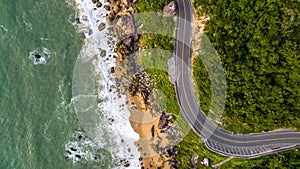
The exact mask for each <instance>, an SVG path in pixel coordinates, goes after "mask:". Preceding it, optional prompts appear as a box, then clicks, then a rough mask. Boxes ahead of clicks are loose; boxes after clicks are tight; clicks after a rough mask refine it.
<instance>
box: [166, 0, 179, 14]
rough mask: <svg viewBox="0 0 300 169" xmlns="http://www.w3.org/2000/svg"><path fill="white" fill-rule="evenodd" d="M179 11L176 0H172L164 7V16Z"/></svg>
mask: <svg viewBox="0 0 300 169" xmlns="http://www.w3.org/2000/svg"><path fill="white" fill-rule="evenodd" d="M176 13H177V5H176V2H175V1H171V2H170V3H169V4H168V5H166V6H165V7H164V9H163V17H170V16H174V15H175V14H176Z"/></svg>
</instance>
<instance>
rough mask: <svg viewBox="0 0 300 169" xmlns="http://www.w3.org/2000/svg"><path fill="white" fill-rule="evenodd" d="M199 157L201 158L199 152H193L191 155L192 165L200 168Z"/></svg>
mask: <svg viewBox="0 0 300 169" xmlns="http://www.w3.org/2000/svg"><path fill="white" fill-rule="evenodd" d="M198 159H199V156H198V154H193V155H192V156H191V162H192V165H193V167H194V168H198V165H199V163H198Z"/></svg>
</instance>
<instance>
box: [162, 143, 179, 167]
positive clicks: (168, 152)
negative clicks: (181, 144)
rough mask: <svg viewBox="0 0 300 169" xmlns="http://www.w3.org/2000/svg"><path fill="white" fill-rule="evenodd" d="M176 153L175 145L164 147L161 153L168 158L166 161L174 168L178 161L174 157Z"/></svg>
mask: <svg viewBox="0 0 300 169" xmlns="http://www.w3.org/2000/svg"><path fill="white" fill-rule="evenodd" d="M177 154H178V151H177V149H176V146H174V145H171V146H167V147H166V148H165V149H164V152H163V155H164V156H165V157H166V158H168V163H169V164H170V165H171V167H173V168H174V169H175V168H177V167H176V166H177V165H178V161H177V159H176V155H177Z"/></svg>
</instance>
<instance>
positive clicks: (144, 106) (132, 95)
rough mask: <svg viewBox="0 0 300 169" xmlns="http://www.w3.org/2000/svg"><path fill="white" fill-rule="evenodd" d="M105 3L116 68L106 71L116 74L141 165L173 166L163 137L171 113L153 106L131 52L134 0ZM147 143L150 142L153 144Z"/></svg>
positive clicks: (134, 36) (149, 86) (133, 50)
mask: <svg viewBox="0 0 300 169" xmlns="http://www.w3.org/2000/svg"><path fill="white" fill-rule="evenodd" d="M108 2H109V4H110V5H109V7H107V9H109V10H110V13H109V14H108V15H107V21H108V23H109V24H110V26H111V28H110V31H111V33H112V34H113V35H114V36H115V37H117V39H118V40H117V44H116V48H115V52H116V53H117V55H118V56H116V57H115V59H116V67H112V68H111V69H110V73H113V74H114V75H115V77H116V88H117V89H118V91H119V92H121V93H125V94H126V96H127V100H128V108H129V110H130V112H131V117H130V121H131V124H132V127H133V128H134V130H135V131H136V132H137V133H138V134H139V135H140V137H141V138H140V140H139V141H138V142H137V143H136V146H138V148H139V149H140V152H141V155H142V156H141V158H140V162H141V165H142V168H177V164H178V161H177V160H176V154H177V153H178V152H177V150H176V146H174V145H170V143H169V142H168V139H167V136H168V135H170V134H172V132H171V131H170V126H171V124H170V123H169V122H170V120H171V119H172V117H173V116H172V115H169V114H167V112H165V111H161V110H159V109H158V108H157V106H156V103H155V99H154V96H153V94H152V92H153V88H152V82H151V79H150V77H149V75H148V74H147V73H146V71H145V70H144V69H143V68H142V67H140V66H138V65H137V56H136V55H135V53H136V52H137V51H138V50H139V46H138V44H139V38H140V35H139V34H138V33H137V28H138V24H137V23H136V21H135V18H134V17H133V14H135V13H136V9H135V5H136V3H137V1H136V0H108ZM96 3H97V2H96ZM173 5H174V4H173ZM171 12H172V13H174V11H171ZM167 15H168V14H167ZM146 117H147V118H146ZM151 144H154V147H153V146H151ZM145 149H151V150H147V151H145ZM128 165H129V164H127V165H124V167H127V166H128Z"/></svg>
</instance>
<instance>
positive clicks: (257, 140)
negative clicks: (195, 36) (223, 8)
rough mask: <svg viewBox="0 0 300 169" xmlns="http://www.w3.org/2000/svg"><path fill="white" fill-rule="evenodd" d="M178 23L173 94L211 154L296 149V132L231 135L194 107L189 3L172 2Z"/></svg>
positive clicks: (184, 0) (299, 135)
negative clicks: (175, 3) (174, 3)
mask: <svg viewBox="0 0 300 169" xmlns="http://www.w3.org/2000/svg"><path fill="white" fill-rule="evenodd" d="M176 2H177V7H178V22H177V29H176V37H175V43H174V55H175V65H176V82H175V90H176V97H177V101H178V103H179V105H180V109H181V111H182V112H183V115H184V117H185V119H186V120H187V122H188V123H189V125H190V126H191V127H192V129H193V130H194V131H195V132H196V133H197V134H198V135H199V136H200V137H201V138H202V140H203V141H204V143H205V145H206V147H207V148H208V149H210V150H211V151H213V152H216V153H219V154H222V155H226V156H233V157H238V158H254V157H259V156H263V155H267V154H273V153H276V152H279V151H284V150H288V149H293V148H297V147H300V132H287V131H285V132H269V133H260V134H241V135H234V134H231V133H230V132H228V131H226V130H223V129H221V128H219V127H218V126H217V125H216V124H214V123H212V122H211V121H210V120H209V119H208V118H207V117H206V115H205V114H204V112H203V111H202V110H201V108H200V106H199V105H198V103H197V101H196V99H195V94H194V89H193V85H192V72H191V71H190V66H191V58H190V54H191V48H190V44H191V38H192V24H191V23H192V18H193V10H192V9H193V8H192V5H191V2H190V0H176Z"/></svg>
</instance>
